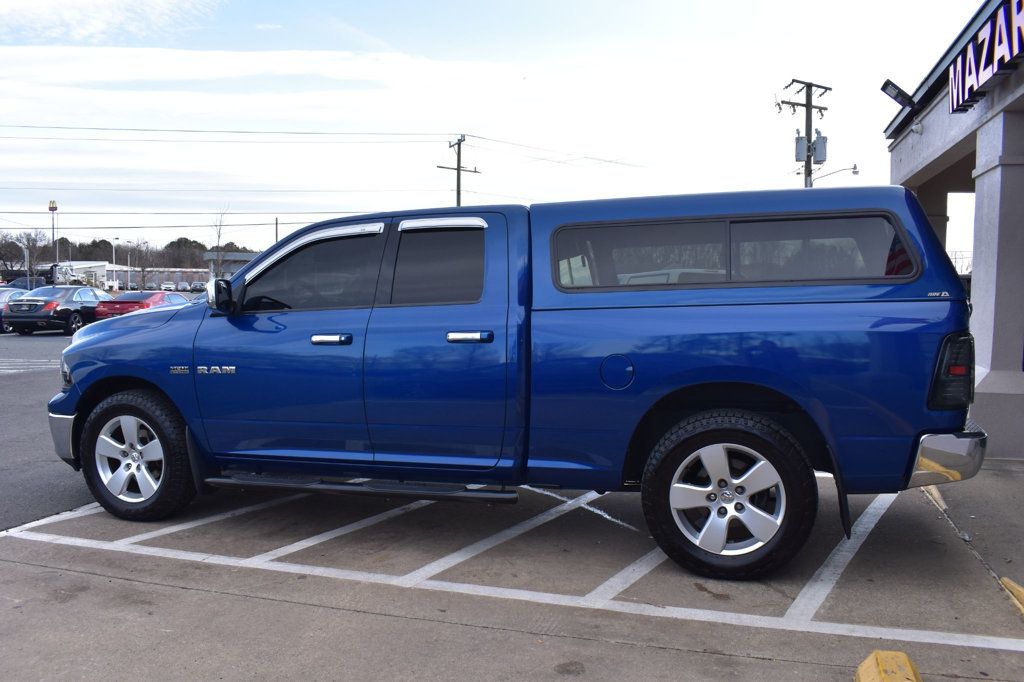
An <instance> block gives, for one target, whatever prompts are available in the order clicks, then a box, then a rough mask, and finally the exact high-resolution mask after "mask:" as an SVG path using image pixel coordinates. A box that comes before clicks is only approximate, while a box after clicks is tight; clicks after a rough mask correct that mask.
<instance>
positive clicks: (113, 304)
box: [96, 291, 188, 320]
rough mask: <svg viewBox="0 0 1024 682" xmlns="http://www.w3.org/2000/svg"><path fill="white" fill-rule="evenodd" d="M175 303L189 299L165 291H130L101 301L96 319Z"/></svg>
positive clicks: (186, 301) (185, 301) (97, 307)
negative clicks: (110, 299)
mask: <svg viewBox="0 0 1024 682" xmlns="http://www.w3.org/2000/svg"><path fill="white" fill-rule="evenodd" d="M175 303H188V299H187V298H185V297H184V296H182V295H181V294H175V293H168V292H163V291H129V292H127V293H124V294H121V295H120V296H118V297H117V298H115V299H114V300H112V301H100V304H99V305H97V306H96V319H97V320H105V319H107V318H108V317H117V316H118V315H124V314H125V313H130V312H134V311H136V310H143V309H145V308H155V307H157V306H161V305H169V304H175Z"/></svg>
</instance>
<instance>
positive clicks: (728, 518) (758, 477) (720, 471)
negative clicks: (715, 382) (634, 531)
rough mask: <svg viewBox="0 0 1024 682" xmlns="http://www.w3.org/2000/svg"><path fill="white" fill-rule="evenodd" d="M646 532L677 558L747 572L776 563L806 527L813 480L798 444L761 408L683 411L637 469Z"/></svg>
mask: <svg viewBox="0 0 1024 682" xmlns="http://www.w3.org/2000/svg"><path fill="white" fill-rule="evenodd" d="M643 507H644V514H645V516H646V518H647V524H648V526H649V528H650V530H651V534H652V535H653V536H654V539H655V540H656V541H657V543H658V545H659V546H660V547H661V548H662V550H664V552H665V553H666V554H667V555H668V556H670V557H671V558H672V559H673V560H674V561H676V562H677V563H678V564H680V565H681V566H683V567H684V568H687V569H689V570H691V571H694V572H695V573H699V574H701V575H706V576H709V577H712V578H726V579H750V578H756V577H758V576H761V575H764V574H766V573H769V572H771V571H773V570H775V569H776V568H778V567H779V566H781V565H783V564H784V563H786V562H787V561H789V559H791V558H792V557H793V555H794V554H796V552H797V551H798V550H799V549H800V548H801V547H802V546H803V544H804V542H805V541H806V540H807V536H808V535H809V534H810V532H811V528H812V527H813V526H814V519H815V516H816V515H817V510H818V488H817V484H816V482H815V478H814V470H813V469H812V468H811V466H810V464H809V463H808V461H807V457H806V456H805V455H804V453H803V451H802V449H801V448H800V445H799V444H798V443H797V442H796V440H795V439H794V438H793V437H792V436H791V435H790V434H789V433H788V432H787V431H785V430H784V429H783V428H782V427H780V426H779V425H778V424H776V423H775V422H773V421H771V420H769V419H766V418H764V417H762V416H760V415H756V414H753V413H750V412H743V411H739V410H716V411H713V412H705V413H702V414H697V415H694V416H692V417H689V418H687V419H685V420H683V421H681V422H680V423H679V424H677V425H676V426H675V427H673V428H672V429H671V430H670V431H669V432H668V433H666V434H665V435H664V436H663V437H662V439H661V440H660V441H659V442H658V444H657V445H656V446H655V448H654V450H653V451H652V453H651V456H650V459H648V461H647V466H646V468H645V470H644V476H643Z"/></svg>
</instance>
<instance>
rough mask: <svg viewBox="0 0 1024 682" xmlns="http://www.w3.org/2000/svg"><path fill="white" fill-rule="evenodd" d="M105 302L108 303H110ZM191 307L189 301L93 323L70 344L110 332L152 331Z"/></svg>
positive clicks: (135, 311) (79, 331)
mask: <svg viewBox="0 0 1024 682" xmlns="http://www.w3.org/2000/svg"><path fill="white" fill-rule="evenodd" d="M107 302H108V303H109V302H110V301H107ZM191 305H194V303H193V302H191V301H190V302H188V303H175V304H170V305H162V306H158V307H156V308H142V309H140V310H133V311H132V312H130V313H127V314H125V315H120V316H118V317H111V318H109V319H106V320H100V321H99V322H94V323H92V324H89V325H86V326H84V327H82V328H81V329H79V330H78V331H77V332H76V333H75V336H74V337H73V338H72V340H71V343H72V344H74V343H76V342H78V341H83V340H85V339H90V338H93V337H95V336H99V335H101V334H108V333H111V332H119V331H120V332H124V331H129V330H132V329H139V328H145V329H152V328H154V327H159V326H160V325H163V324H166V323H167V322H168V321H169V320H170V319H171V318H172V317H174V316H175V315H176V314H177V313H178V311H180V310H182V309H183V308H187V307H189V306H191Z"/></svg>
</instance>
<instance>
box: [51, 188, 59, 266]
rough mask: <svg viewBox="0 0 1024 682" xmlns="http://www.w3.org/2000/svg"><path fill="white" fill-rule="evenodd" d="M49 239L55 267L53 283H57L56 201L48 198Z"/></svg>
mask: <svg viewBox="0 0 1024 682" xmlns="http://www.w3.org/2000/svg"><path fill="white" fill-rule="evenodd" d="M50 241H52V242H53V260H54V262H55V263H57V269H56V270H54V271H53V279H54V282H53V283H54V284H57V283H58V282H57V281H56V280H57V272H58V271H59V270H60V246H58V245H57V202H56V201H54V200H53V199H50Z"/></svg>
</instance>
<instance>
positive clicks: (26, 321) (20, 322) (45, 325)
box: [4, 313, 67, 329]
mask: <svg viewBox="0 0 1024 682" xmlns="http://www.w3.org/2000/svg"><path fill="white" fill-rule="evenodd" d="M4 322H6V323H7V324H9V325H13V326H16V327H24V328H27V329H64V327H65V326H67V321H66V320H62V319H60V318H57V317H53V316H52V315H46V316H45V317H44V316H42V315H40V316H37V317H33V316H29V315H24V316H21V315H17V314H15V313H7V315H6V316H4Z"/></svg>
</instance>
